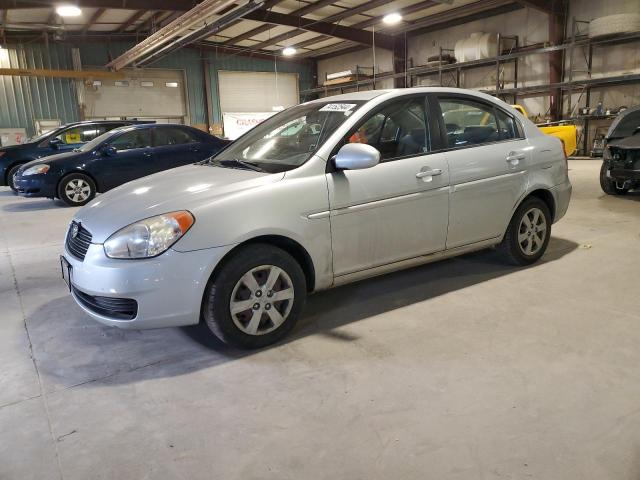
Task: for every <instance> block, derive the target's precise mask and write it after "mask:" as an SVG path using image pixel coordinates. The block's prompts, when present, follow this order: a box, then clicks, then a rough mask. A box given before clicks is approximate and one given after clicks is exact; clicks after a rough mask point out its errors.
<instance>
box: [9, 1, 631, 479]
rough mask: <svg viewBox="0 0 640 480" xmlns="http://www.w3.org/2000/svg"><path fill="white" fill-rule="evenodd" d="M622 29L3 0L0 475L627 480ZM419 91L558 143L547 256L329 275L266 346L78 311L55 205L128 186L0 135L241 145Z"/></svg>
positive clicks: (486, 10) (64, 221)
mask: <svg viewBox="0 0 640 480" xmlns="http://www.w3.org/2000/svg"><path fill="white" fill-rule="evenodd" d="M639 45H640V0H610V1H607V2H602V1H596V0H394V1H388V0H384V1H381V0H371V1H363V0H249V1H247V2H245V1H244V0H242V1H237V0H203V1H198V0H153V1H152V0H69V1H58V0H0V167H1V168H2V170H0V173H2V178H1V179H0V180H1V181H0V185H3V186H0V360H2V363H3V364H4V367H3V369H2V371H1V373H0V478H2V479H4V478H6V479H21V480H22V479H31V478H33V479H44V478H52V479H65V480H67V479H93V478H96V479H97V478H104V479H111V478H114V479H115V478H131V479H138V478H140V479H142V478H161V479H165V478H166V479H173V478H176V479H178V478H189V479H200V478H202V479H204V478H224V479H249V478H256V479H257V478H260V479H271V478H273V479H276V478H277V479H283V478H309V479H324V478H345V479H347V478H391V477H395V478H407V479H413V478H416V479H418V478H420V479H424V478H428V479H431V478H433V479H477V478H486V479H493V478H496V479H497V478H517V479H521V478H539V479H553V478H559V479H560V478H561V479H563V480H568V479H581V480H583V479H602V478H607V479H637V478H639V477H640V461H639V459H638V452H639V451H640V450H639V449H640V415H639V412H640V402H639V400H638V399H640V380H639V379H638V375H636V373H635V372H636V368H637V364H638V361H640V353H639V352H640V350H639V349H638V348H637V345H638V344H639V341H640V327H639V325H640V323H639V320H640V314H639V313H638V308H637V305H636V304H637V302H636V297H635V295H634V294H633V284H632V283H629V282H630V280H629V278H630V277H631V276H632V275H633V274H634V273H635V272H636V271H637V270H638V267H640V255H639V252H638V248H639V244H638V236H639V234H640V231H639V230H638V225H640V222H639V220H640V210H638V205H639V204H638V201H639V200H640V189H636V182H639V181H640V153H637V158H638V162H637V167H634V168H636V169H635V171H634V172H633V174H632V175H633V176H631V177H630V178H631V180H628V181H625V183H623V182H622V180H618V181H616V180H610V178H611V177H610V175H609V173H608V170H606V168H605V166H606V165H608V163H607V162H611V161H613V160H612V158H613V157H612V156H611V155H613V153H609V154H607V152H608V151H610V152H613V150H608V149H610V147H611V146H612V145H614V144H613V143H612V139H613V137H612V136H611V132H612V131H614V128H615V127H616V125H617V124H618V122H622V120H621V119H622V116H623V115H625V112H626V113H630V112H633V111H634V108H635V107H639V106H640V48H638V46H639ZM419 87H433V89H434V90H433V91H434V92H436V91H439V90H438V89H442V88H443V87H444V88H445V90H443V91H445V92H451V90H448V89H449V88H458V89H467V90H472V91H474V92H481V93H485V94H488V95H490V96H492V97H495V98H497V99H499V100H501V101H502V102H504V104H502V103H501V104H500V105H504V108H510V107H509V106H516V107H517V111H518V112H519V113H517V114H514V115H519V116H518V117H517V118H520V119H521V120H524V118H525V117H526V118H528V120H530V121H531V122H533V124H535V125H537V126H538V127H539V129H540V130H541V131H542V132H543V133H544V134H547V135H551V136H554V137H556V138H560V139H561V141H562V143H561V147H560V149H561V150H562V151H564V153H565V157H566V158H565V159H564V160H563V162H564V163H563V165H566V167H567V169H568V178H569V180H570V182H571V184H572V188H573V191H572V194H571V201H570V204H569V208H568V210H567V213H566V215H565V216H564V218H562V220H561V221H559V222H558V223H554V225H553V231H552V234H551V238H550V240H548V248H547V250H546V253H544V255H543V256H542V257H541V259H540V260H539V262H538V263H535V264H532V265H530V266H526V267H514V266H512V265H509V264H506V263H504V262H503V261H502V260H501V258H500V256H499V255H498V252H497V250H498V248H495V249H494V248H491V249H488V250H480V251H472V252H471V253H467V254H464V255H462V256H458V257H455V258H448V259H445V260H443V261H440V262H437V263H431V264H427V265H422V266H416V267H413V268H409V269H407V270H403V271H396V272H394V273H389V274H387V275H382V276H375V277H374V278H369V279H364V280H362V281H358V282H355V283H351V284H349V285H345V286H341V287H339V288H333V289H330V290H326V291H318V292H317V293H314V294H313V295H309V296H308V298H307V300H306V307H305V309H304V311H303V313H302V314H301V317H300V320H299V321H298V324H297V325H296V326H295V328H293V330H292V332H291V333H290V334H289V336H287V337H285V338H284V340H280V341H278V342H277V343H274V344H273V345H270V346H267V347H265V348H260V349H256V350H243V349H238V348H235V347H233V346H229V345H227V344H226V343H224V342H223V341H221V340H220V339H219V338H217V337H216V336H215V335H212V334H211V332H210V331H209V330H208V329H207V325H206V322H204V321H200V323H198V324H197V325H189V326H178V327H172V328H162V329H149V330H145V329H140V330H138V329H130V330H122V329H118V328H114V327H112V326H105V325H102V324H100V323H97V322H95V321H93V319H92V318H90V316H89V315H87V313H86V312H85V310H86V309H83V308H80V307H79V306H78V305H77V304H76V303H78V301H77V299H76V301H75V302H74V299H73V298H72V296H71V295H70V294H69V292H70V290H71V288H72V286H71V284H69V285H65V282H67V281H69V282H71V281H72V280H71V279H66V280H65V279H64V275H65V274H64V272H63V273H62V277H63V279H61V278H60V277H61V265H62V269H63V270H64V269H65V268H67V267H66V265H67V264H66V263H64V262H63V263H61V259H60V255H63V256H64V255H65V252H66V250H65V242H67V241H68V236H69V235H70V233H69V232H70V230H69V229H70V225H72V226H73V223H70V222H75V219H76V218H79V217H78V215H82V212H85V211H91V209H92V205H97V204H100V203H101V199H103V198H113V197H111V196H109V195H111V194H112V193H113V194H115V193H116V190H118V189H122V188H124V187H126V186H127V185H128V183H125V184H124V185H123V186H120V187H118V188H117V189H115V190H114V191H113V192H103V191H102V190H97V189H95V188H94V190H97V191H95V192H92V196H91V198H93V196H94V195H95V198H96V200H94V201H93V202H92V203H88V202H89V200H91V198H88V199H87V202H84V203H88V206H87V207H80V206H77V207H73V206H72V207H68V206H66V205H65V203H64V202H63V201H61V198H55V199H51V198H49V197H51V196H52V195H44V194H43V195H41V196H38V195H33V191H28V190H20V189H19V188H18V187H17V184H16V188H14V186H12V184H11V183H10V181H12V179H13V178H14V175H21V174H24V168H20V169H19V167H22V163H24V162H27V161H29V162H31V161H33V162H37V161H41V162H42V161H43V160H42V158H41V156H42V155H45V154H34V155H35V156H33V157H30V158H28V159H26V160H25V161H24V162H21V163H20V165H18V164H17V163H10V162H8V161H7V159H9V158H14V157H12V156H11V155H14V154H13V153H11V152H13V151H14V150H10V149H18V148H21V146H26V145H29V144H32V143H33V142H34V140H33V139H40V140H37V141H40V142H42V140H41V139H42V138H46V135H47V134H48V133H50V132H57V131H63V130H56V129H64V128H65V126H66V125H68V124H73V125H75V126H76V128H77V126H78V125H80V126H81V125H84V123H83V122H88V123H87V125H94V126H93V127H91V128H93V129H95V128H96V127H95V125H105V124H108V123H109V122H112V123H113V126H111V127H109V128H114V132H115V131H116V130H115V129H116V128H123V129H125V130H123V131H126V129H127V128H142V127H141V126H140V124H142V126H144V125H145V124H146V125H147V126H148V125H152V128H156V127H158V128H160V127H162V126H165V127H171V126H174V127H175V128H177V126H178V125H179V126H180V128H189V129H192V130H193V131H197V132H201V133H200V134H202V135H206V136H207V137H211V136H213V137H215V138H214V139H215V140H216V141H218V140H221V141H224V142H228V143H225V145H227V147H225V148H233V145H235V144H236V143H237V142H236V140H237V139H239V138H241V137H242V138H247V137H243V135H244V134H246V133H247V132H251V131H252V129H253V128H256V126H258V125H263V122H267V123H268V121H272V120H273V119H275V118H277V117H278V115H285V114H286V112H287V111H290V109H291V108H293V107H296V106H298V105H300V104H303V103H305V102H310V101H323V99H329V98H330V97H333V96H335V95H347V96H346V97H341V98H343V99H346V100H336V102H338V101H343V102H355V103H358V102H360V99H361V98H362V99H365V98H366V99H367V101H369V97H367V96H366V95H367V93H366V92H374V91H387V90H396V89H400V90H403V91H405V90H406V91H414V90H415V91H416V92H417V91H423V90H420V89H419ZM424 91H431V90H424ZM348 95H353V97H349V96H348ZM359 95H360V96H359ZM372 95H373V93H372ZM371 98H374V97H373V96H371ZM353 99H356V100H353ZM327 101H329V100H327ZM363 102H364V100H363ZM355 103H354V104H350V105H352V107H347V108H353V106H354V105H355ZM358 104H359V103H358ZM329 105H332V104H329ZM336 105H338V104H337V103H336ZM514 112H515V110H514ZM346 113H350V112H346ZM346 113H345V116H346ZM627 118H630V117H627ZM634 121H635V122H636V123H637V120H634ZM91 122H93V123H91ZM118 122H119V123H118ZM136 124H138V126H137V127H136ZM109 125H111V124H109ZM131 125H133V126H134V127H131ZM447 125H448V124H447ZM87 128H89V127H87ZM447 128H448V126H447ZM192 130H185V132H191V131H192ZM87 131H89V130H85V133H86V132H87ZM91 131H93V130H91ZM95 132H96V133H95V135H93V136H91V135H89V137H87V138H84V134H85V133H83V137H82V139H80V137H79V136H78V139H77V140H76V139H73V138H72V135H71V134H61V135H63V136H62V137H61V138H62V139H63V140H62V143H66V144H69V150H68V153H61V152H62V150H60V148H61V147H60V146H55V148H54V143H52V144H51V145H52V147H51V148H54V150H55V151H52V152H49V153H46V155H55V156H59V155H62V156H64V155H73V154H74V153H73V152H76V153H77V154H80V152H81V151H82V149H83V148H84V147H83V145H84V144H85V143H87V144H91V142H93V141H94V139H100V138H102V137H101V136H99V135H102V134H104V135H108V134H109V132H108V131H106V130H104V129H103V130H100V131H99V132H98V129H95ZM638 132H640V123H637V125H636V124H634V127H633V128H632V131H631V133H630V134H629V138H628V139H626V140H629V139H631V140H632V141H633V140H634V139H633V136H635V135H636V134H637V133H638ZM65 135H66V136H65ZM74 135H75V134H74ZM78 135H79V134H78ZM154 135H155V134H154ZM190 135H195V133H190ZM443 135H446V134H445V133H443ZM154 138H155V137H154ZM70 139H71V140H70ZM96 141H98V140H96ZM350 141H351V140H350ZM635 141H637V136H636V139H635ZM30 142H31V143H30ZM229 145H230V146H229ZM559 145H560V144H559ZM629 145H631V146H629ZM72 147H73V150H71V148H72ZM218 148H219V147H218ZM621 148H622V149H623V150H624V151H625V152H633V149H634V148H637V149H638V151H639V152H640V144H633V142H631V143H627V144H625V146H623V147H621ZM625 149H626V150H625ZM16 151H17V150H16ZM194 151H195V148H194ZM224 151H225V150H222V152H224ZM616 151H618V150H616ZM5 153H6V154H5ZM446 153H447V151H446V150H444V154H445V155H446ZM607 155H609V157H607ZM615 155H617V153H616V154H615ZM627 155H629V156H628V157H626V158H632V157H631V155H632V154H631V153H628V154H627ZM207 156H208V155H207ZM3 157H4V161H5V162H6V165H5V164H3V163H2V162H3ZM16 158H17V157H16ZM25 158H26V157H25ZM52 158H53V157H52ZM203 158H204V157H198V158H195V157H194V158H193V159H187V160H185V161H188V163H189V164H191V163H195V162H196V161H198V162H199V161H202V159H203ZM633 158H636V157H633ZM184 165H186V163H184ZM46 168H47V169H48V168H49V166H48V165H47V167H46ZM78 168H81V167H78ZM111 168H116V167H111ZM171 168H172V167H171ZM180 168H187V167H180ZM375 168H377V167H374V169H375ZM607 168H608V167H607ZM629 168H631V167H629ZM301 169H302V167H301ZM605 171H606V172H607V173H606V175H605V173H603V172H605ZM45 172H46V171H45ZM170 172H171V170H168V171H167V172H163V173H158V174H157V175H165V174H167V173H170ZM323 172H324V171H323ZM278 173H279V172H278ZM327 174H328V175H329V174H330V170H329V169H328V170H327ZM438 174H439V172H438ZM145 175H146V174H145ZM436 175H437V174H436ZM603 175H605V176H604V177H603ZM152 177H155V175H153V176H152ZM152 177H145V178H152ZM65 178H66V177H65ZM429 178H430V177H429ZM127 181H128V180H127ZM134 181H136V182H138V181H140V180H134ZM389 181H392V179H391V177H390V180H389ZM203 182H206V180H203ZM603 182H604V183H603ZM97 183H98V182H97V180H96V184H97ZM140 185H142V184H140ZM162 185H163V186H162V188H163V189H165V190H164V191H163V195H164V196H165V198H168V199H171V198H174V197H175V198H177V197H179V194H178V193H179V192H177V191H175V190H172V189H171V186H170V184H169V183H164V184H162ZM204 185H205V186H206V185H207V184H206V183H204ZM195 187H198V186H197V185H196V186H195ZM78 188H79V189H81V188H82V187H78ZM205 188H206V187H205ZM308 188H309V187H308V186H307V185H306V184H305V185H301V186H299V187H298V189H297V190H296V192H295V195H296V196H298V198H299V202H300V203H301V204H302V203H304V201H303V198H302V197H305V193H306V194H307V195H308V196H311V193H309V192H310V190H308ZM305 189H307V190H305ZM14 190H15V191H14ZM139 190H140V193H146V191H143V190H144V189H139ZM221 190H224V187H221ZM453 190H454V187H452V189H451V190H450V191H451V192H453ZM79 191H80V190H78V192H79ZM29 193H31V194H29ZM191 193H194V194H195V193H197V188H196V190H193V191H192V192H191ZM325 193H326V192H325ZM330 193H331V192H329V195H330ZM238 196H241V195H240V194H238ZM24 197H31V198H24ZM45 197H47V198H45ZM163 201H164V200H163ZM84 203H82V204H78V205H84ZM158 203H159V202H158ZM290 203H295V202H290ZM66 204H67V205H69V204H70V203H69V202H66ZM276 205H277V206H280V205H282V203H275V202H274V206H273V208H274V209H275V208H277V207H276ZM356 207H358V205H356ZM81 208H82V210H81ZM102 208H104V206H103V207H102ZM132 208H133V207H132ZM262 208H263V206H256V209H257V210H261V211H262ZM265 208H266V207H265ZM347 208H353V206H351V207H347ZM96 210H97V209H96ZM78 212H80V213H78ZM306 213H308V212H305V214H306ZM150 215H151V214H149V215H147V216H148V217H149V216H150ZM312 215H319V214H318V213H313V214H310V218H311V216H312ZM323 215H324V212H323ZM105 216H106V217H108V215H105ZM250 218H251V216H250V215H249V213H247V212H237V211H235V210H229V211H228V212H226V213H225V214H224V220H223V219H221V221H220V223H221V225H223V224H224V225H227V224H228V222H235V223H236V224H238V225H240V226H241V227H245V226H246V225H247V224H248V223H249V221H250V220H249V219H250ZM318 218H320V217H318ZM330 218H331V219H333V212H331V213H330V214H329V213H327V221H330ZM478 222H480V220H479V219H478ZM197 224H198V222H197V221H196V225H197ZM241 227H239V228H241ZM357 227H358V225H354V227H353V228H357ZM188 228H190V227H188ZM194 228H195V227H194ZM389 228H391V227H389ZM449 228H451V227H449ZM214 230H215V229H214ZM76 233H77V231H76ZM403 233H406V232H396V236H397V237H401V236H402V235H403ZM212 235H213V234H212ZM105 244H106V242H105ZM365 245H366V244H365ZM101 248H102V247H101ZM363 248H364V249H366V247H363ZM194 250H198V249H196V248H194ZM156 259H159V260H161V259H162V255H160V256H158V257H156ZM296 259H297V257H296ZM145 261H146V260H145ZM121 262H126V261H124V260H122V261H121ZM74 268H76V267H74ZM216 268H217V267H216ZM216 271H217V270H216ZM96 272H97V270H96ZM212 275H213V274H212ZM63 280H64V281H63ZM175 282H176V284H177V283H179V282H180V279H179V278H178V277H176V279H175ZM204 283H207V282H206V281H205V282H204ZM202 288H204V286H203V287H202ZM114 292H115V291H114ZM310 293H311V289H310ZM203 302H204V300H203ZM203 315H204V314H203ZM214 333H215V331H214Z"/></svg>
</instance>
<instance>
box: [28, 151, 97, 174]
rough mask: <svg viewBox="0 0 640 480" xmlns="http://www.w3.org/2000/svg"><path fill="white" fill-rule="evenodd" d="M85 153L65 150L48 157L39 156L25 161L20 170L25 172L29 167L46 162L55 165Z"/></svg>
mask: <svg viewBox="0 0 640 480" xmlns="http://www.w3.org/2000/svg"><path fill="white" fill-rule="evenodd" d="M83 155H85V152H64V153H56V154H55V155H49V156H48V157H42V158H38V159H37V160H32V161H30V162H27V163H25V164H24V165H23V166H22V167H21V168H20V171H21V172H23V171H25V170H26V169H27V168H29V167H33V166H34V165H42V164H44V163H46V164H47V165H51V166H52V167H55V166H56V165H57V164H60V163H62V162H65V161H68V160H69V159H72V158H73V157H81V156H83Z"/></svg>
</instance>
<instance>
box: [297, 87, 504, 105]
mask: <svg viewBox="0 0 640 480" xmlns="http://www.w3.org/2000/svg"><path fill="white" fill-rule="evenodd" d="M415 93H451V94H455V93H457V94H465V95H471V96H475V97H479V98H484V99H490V100H493V101H496V100H497V99H496V98H495V97H492V96H490V95H487V94H485V93H482V92H479V91H477V90H468V89H464V88H451V87H409V88H389V89H382V90H367V91H364V92H352V93H343V94H341V95H334V96H331V97H323V98H319V99H317V100H313V101H311V102H309V103H325V102H349V101H369V100H373V99H374V98H378V97H382V96H384V97H385V98H394V97H402V96H405V95H412V94H415Z"/></svg>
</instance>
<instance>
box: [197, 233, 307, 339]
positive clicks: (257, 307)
mask: <svg viewBox="0 0 640 480" xmlns="http://www.w3.org/2000/svg"><path fill="white" fill-rule="evenodd" d="M306 294H307V290H306V281H305V276H304V272H303V271H302V268H301V267H300V265H299V264H298V262H297V261H296V260H295V259H294V258H293V257H291V255H289V254H288V253H287V252H285V251H283V250H281V249H279V248H276V247H273V246H271V245H266V244H255V245H248V246H246V247H243V248H242V249H240V250H239V251H238V252H236V253H235V254H233V256H232V257H231V259H229V260H228V261H226V262H225V263H224V264H223V266H222V268H221V269H220V271H219V272H218V273H217V274H216V275H215V277H214V278H212V280H211V281H210V282H209V284H208V285H207V289H206V291H205V294H204V300H203V305H202V312H203V317H204V319H205V321H206V323H207V326H208V327H209V329H210V330H211V331H212V332H213V333H214V334H215V335H216V336H217V337H218V338H220V339H221V340H222V341H224V342H225V343H228V344H231V345H234V346H237V347H240V348H261V347H264V346H267V345H270V344H272V343H274V342H277V341H278V340H280V339H281V338H283V337H284V336H285V335H286V334H287V333H289V332H290V331H291V329H292V328H293V327H294V325H295V323H296V321H297V320H298V317H299V316H300V312H301V311H302V307H303V305H304V302H305V299H306Z"/></svg>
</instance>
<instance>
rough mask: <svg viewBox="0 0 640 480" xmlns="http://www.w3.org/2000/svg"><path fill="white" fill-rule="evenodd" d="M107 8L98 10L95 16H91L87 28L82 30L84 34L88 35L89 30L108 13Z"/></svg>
mask: <svg viewBox="0 0 640 480" xmlns="http://www.w3.org/2000/svg"><path fill="white" fill-rule="evenodd" d="M106 10H107V9H106V8H98V9H97V10H96V11H95V12H94V13H93V15H91V18H90V19H89V21H88V22H87V23H86V24H85V26H84V27H83V28H82V34H83V35H84V34H86V33H87V32H88V31H89V29H90V28H91V27H92V26H93V24H95V23H96V22H97V21H98V19H99V18H100V17H101V16H102V14H103V13H104V12H105V11H106Z"/></svg>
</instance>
